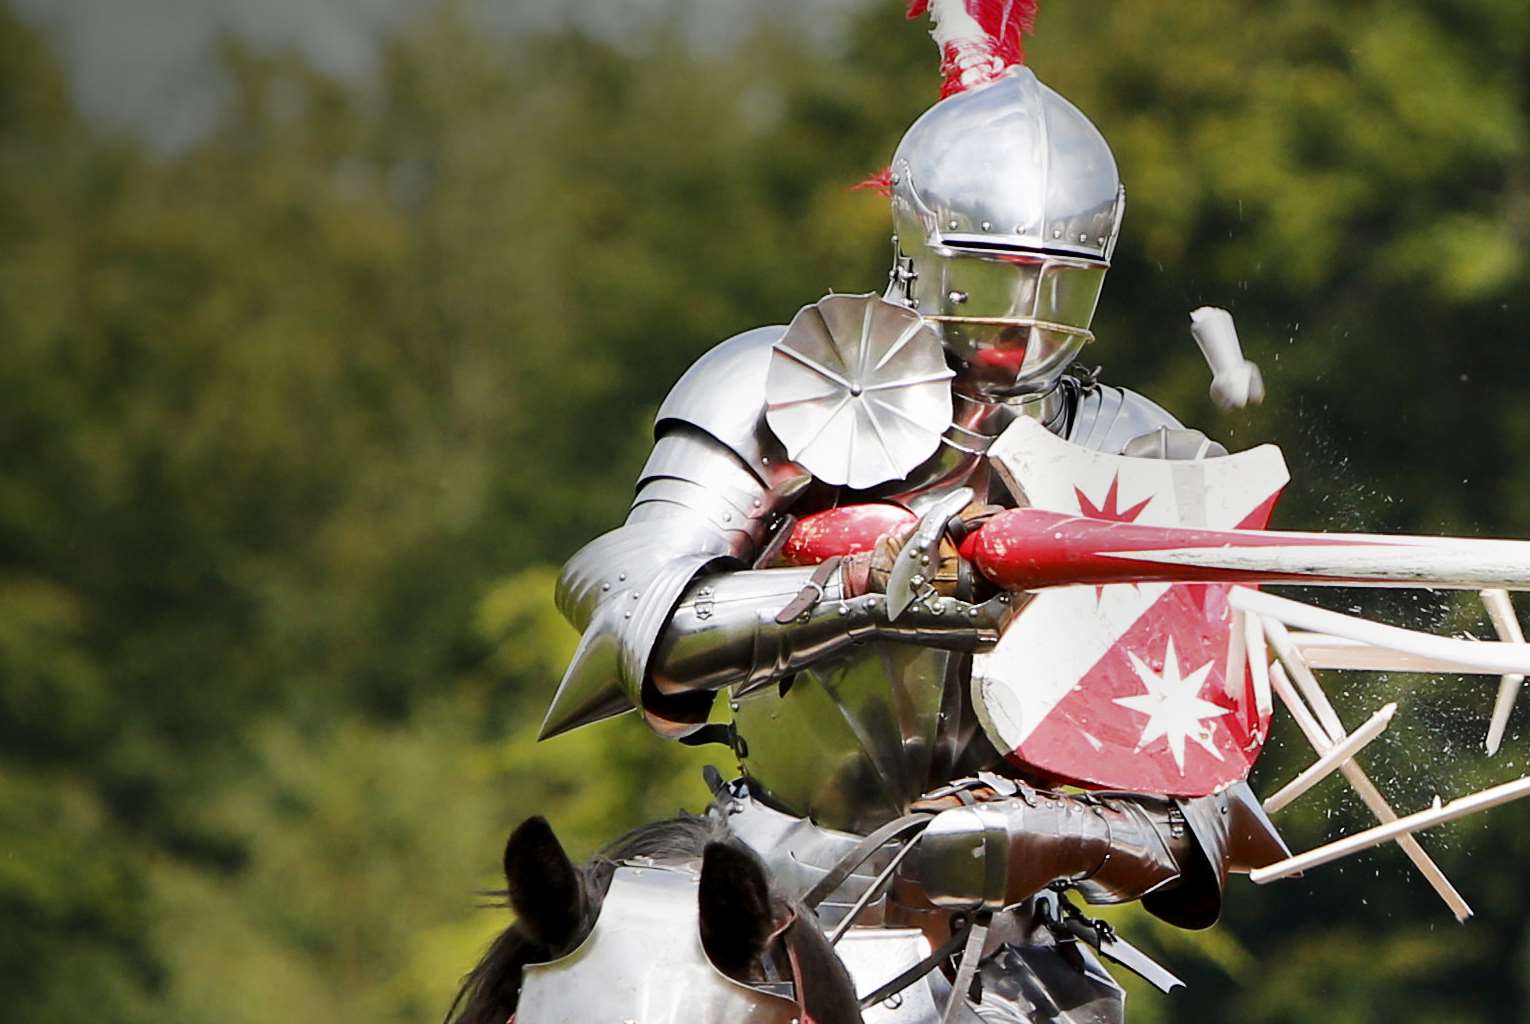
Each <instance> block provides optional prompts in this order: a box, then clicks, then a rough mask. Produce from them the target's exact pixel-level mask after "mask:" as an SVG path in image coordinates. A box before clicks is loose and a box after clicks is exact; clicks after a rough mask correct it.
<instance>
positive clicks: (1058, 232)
mask: <svg viewBox="0 0 1530 1024" xmlns="http://www.w3.org/2000/svg"><path fill="white" fill-rule="evenodd" d="M1052 237H1053V238H1061V237H1062V228H1053V229H1052Z"/></svg>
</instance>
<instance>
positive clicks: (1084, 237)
mask: <svg viewBox="0 0 1530 1024" xmlns="http://www.w3.org/2000/svg"><path fill="white" fill-rule="evenodd" d="M1078 240H1079V241H1080V242H1087V241H1089V236H1088V235H1086V234H1084V233H1083V232H1082V231H1080V232H1079V234H1078Z"/></svg>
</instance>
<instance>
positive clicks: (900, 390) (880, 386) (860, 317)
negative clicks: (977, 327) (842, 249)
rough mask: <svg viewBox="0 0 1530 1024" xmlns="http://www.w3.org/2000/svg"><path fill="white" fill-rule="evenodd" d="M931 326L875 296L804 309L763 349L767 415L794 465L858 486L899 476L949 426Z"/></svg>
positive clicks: (835, 298)
mask: <svg viewBox="0 0 1530 1024" xmlns="http://www.w3.org/2000/svg"><path fill="white" fill-rule="evenodd" d="M952 376H953V374H952V371H951V369H950V367H948V366H947V365H946V358H945V351H944V350H943V349H942V348H941V344H940V339H939V337H938V336H937V335H936V333H935V329H934V328H933V327H931V326H930V324H929V323H927V322H926V321H925V320H924V319H923V318H921V317H920V316H919V314H918V313H916V312H914V311H913V310H911V309H909V308H908V307H906V306H901V305H898V304H896V303H893V302H888V301H887V300H886V299H883V298H881V297H880V296H878V295H830V296H827V297H826V298H824V299H821V300H820V301H818V302H817V303H815V304H813V305H811V306H804V307H802V310H801V311H800V312H798V314H797V315H796V316H795V317H794V318H793V319H792V322H791V325H790V326H789V327H788V328H787V329H786V333H785V334H784V335H782V336H781V340H780V341H778V342H776V344H775V346H774V350H773V351H772V352H771V354H770V373H769V376H768V377H767V378H766V384H765V400H766V411H765V421H766V422H767V423H768V424H769V425H770V429H771V430H772V431H773V432H774V433H775V435H776V437H778V438H779V439H780V440H781V443H782V444H784V445H785V446H786V452H787V455H788V456H790V457H791V459H792V461H793V462H796V463H797V464H798V465H800V466H802V467H803V468H805V469H806V470H807V471H808V472H810V473H812V474H813V475H814V476H815V477H817V478H818V479H820V480H823V481H824V482H826V483H831V484H837V485H844V486H849V487H852V488H854V489H856V490H862V489H865V488H867V487H874V486H876V485H877V484H880V483H885V482H886V481H888V480H897V479H899V478H900V477H902V476H905V475H906V474H907V473H908V472H909V471H910V470H912V469H913V468H914V467H915V466H917V465H919V464H920V463H921V462H923V461H924V460H925V459H927V458H929V457H930V456H931V455H932V454H934V452H935V449H936V448H937V447H938V446H939V445H940V436H941V435H942V434H943V433H945V431H946V428H947V427H949V426H950V425H951V384H950V379H951V377H952Z"/></svg>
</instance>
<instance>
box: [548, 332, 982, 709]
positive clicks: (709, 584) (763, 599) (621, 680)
mask: <svg viewBox="0 0 1530 1024" xmlns="http://www.w3.org/2000/svg"><path fill="white" fill-rule="evenodd" d="M781 331H782V329H781V328H762V329H760V330H757V331H751V332H749V333H747V334H743V335H739V336H738V337H735V338H733V339H731V340H730V341H727V342H724V343H723V344H722V345H720V346H718V347H717V348H716V349H713V350H712V351H711V352H709V353H708V354H707V355H705V356H703V357H702V359H701V360H700V361H698V362H697V363H696V365H694V366H693V367H692V368H691V369H690V370H689V371H688V372H687V373H686V374H685V376H684V377H682V378H681V379H680V381H679V383H677V384H676V385H675V388H674V390H673V391H671V393H670V395H669V397H668V398H667V399H666V400H665V401H664V403H663V405H662V406H661V407H660V409H659V416H658V421H657V424H656V428H655V429H656V434H657V438H658V439H657V443H656V444H655V446H654V450H653V454H652V456H650V458H649V460H648V462H647V464H646V465H645V466H644V467H643V471H642V473H641V475H640V476H639V479H638V486H637V494H636V498H635V500H634V501H633V505H632V509H631V511H630V512H629V513H628V516H627V521H626V522H625V523H624V524H623V525H622V526H620V527H618V528H617V529H615V530H613V531H611V532H610V533H607V534H604V535H602V536H600V537H598V538H596V539H595V540H594V541H592V542H591V543H589V544H588V545H586V546H585V547H584V548H582V549H581V550H580V551H579V552H578V553H576V554H575V555H574V557H573V558H571V559H570V560H569V561H568V563H567V565H565V566H564V569H563V573H562V575H561V577H560V578H559V581H558V589H557V601H558V607H559V609H560V610H561V611H562V612H563V614H564V616H565V617H566V618H567V619H568V620H569V621H570V622H572V623H573V624H574V626H575V628H577V629H579V630H580V631H581V632H582V634H583V635H582V637H581V640H580V644H579V647H578V650H577V651H576V653H575V655H574V659H573V661H572V663H571V664H570V665H569V668H568V671H567V672H566V673H565V675H564V678H563V681H562V683H561V684H560V686H559V688H558V693H557V696H555V697H554V699H553V706H552V708H551V709H550V710H549V712H548V715H547V719H546V721H545V722H544V723H543V727H542V735H543V736H544V737H545V736H550V735H554V734H556V733H559V732H562V731H565V730H567V729H571V728H574V727H576V726H578V725H582V724H585V723H587V722H592V721H596V720H599V719H601V718H605V717H608V716H610V715H613V714H617V713H620V712H622V711H625V710H627V709H628V708H632V707H636V708H638V709H640V710H641V711H642V712H643V714H644V717H645V718H646V719H647V721H648V723H649V724H650V725H651V726H653V728H654V729H655V730H657V731H658V732H660V733H661V734H663V735H666V736H670V737H675V738H678V737H683V736H685V735H687V734H689V733H691V732H694V731H695V730H696V729H697V728H699V727H700V726H701V725H702V724H704V723H705V721H706V717H707V714H708V711H709V709H710V707H711V703H712V695H713V693H714V692H715V691H716V690H717V689H718V688H721V687H724V686H728V685H733V684H744V685H762V684H764V683H767V682H770V681H772V680H776V679H780V678H782V677H784V676H786V675H789V674H790V673H792V672H795V671H797V670H798V669H801V668H802V667H804V666H806V665H808V664H810V663H811V662H813V661H816V660H818V659H821V658H824V657H827V656H829V655H831V654H833V653H835V652H836V651H839V650H842V649H843V648H845V647H847V646H849V645H850V644H853V643H855V642H857V641H858V640H861V639H864V638H866V637H869V636H872V635H875V636H877V637H880V638H884V639H905V640H910V641H914V642H919V643H925V644H930V645H940V646H952V647H968V648H970V647H973V646H976V645H977V644H979V643H982V642H992V641H993V640H994V639H995V638H996V636H997V629H996V623H994V622H991V621H989V620H988V619H986V618H981V617H980V618H979V620H977V621H974V620H973V619H972V618H971V616H970V614H969V611H970V609H968V607H967V606H964V605H960V604H959V603H958V602H954V601H952V602H947V603H946V605H945V607H944V608H943V610H941V611H935V612H931V611H928V610H925V609H921V610H920V611H918V612H916V613H914V614H909V615H906V616H903V617H900V618H899V620H898V624H897V625H896V627H895V626H893V625H892V624H889V623H888V622H887V620H886V615H885V611H884V610H883V609H884V607H885V606H884V604H883V602H882V599H881V597H880V596H879V595H875V594H867V595H864V596H852V594H851V592H850V589H849V587H848V584H847V581H846V579H845V574H844V573H843V572H842V571H838V570H833V571H827V572H824V571H819V570H815V569H814V568H812V567H807V568H779V569H749V568H748V566H749V565H751V564H752V563H753V561H754V560H755V558H756V557H757V555H758V553H759V552H760V550H761V548H762V546H763V545H764V544H765V543H766V542H767V540H768V537H769V534H770V531H771V529H772V528H773V526H774V524H775V522H776V520H777V519H778V518H779V516H780V515H781V514H782V513H783V512H784V511H785V509H786V508H787V507H788V506H789V505H790V504H791V503H792V501H794V500H795V498H796V497H797V496H798V494H799V493H800V492H801V490H802V489H803V488H804V487H805V486H806V485H807V484H808V483H810V482H811V478H810V476H809V474H808V473H807V471H806V470H804V469H802V468H801V467H800V466H797V465H795V464H794V463H792V462H791V461H790V460H789V459H788V458H787V457H786V453H785V451H784V449H783V448H782V447H781V445H780V443H779V442H778V441H777V440H776V439H775V437H774V435H772V434H771V433H770V430H769V427H768V426H767V425H766V423H765V420H764V386H765V375H766V371H767V368H768V365H769V358H770V347H771V345H772V344H773V343H774V342H775V340H776V339H777V338H778V337H779V336H780V334H781ZM815 573H816V578H815ZM804 594H805V595H806V596H808V597H810V598H812V600H811V602H810V603H807V604H801V603H799V605H798V607H797V609H796V611H795V614H793V615H791V616H783V615H781V613H782V611H783V610H784V609H786V608H787V607H788V605H791V604H792V602H793V601H794V600H795V599H796V598H798V596H799V595H804Z"/></svg>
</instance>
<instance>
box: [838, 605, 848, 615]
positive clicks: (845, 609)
mask: <svg viewBox="0 0 1530 1024" xmlns="http://www.w3.org/2000/svg"><path fill="white" fill-rule="evenodd" d="M839 613H840V614H841V615H849V614H850V606H849V605H848V604H842V605H840V606H839Z"/></svg>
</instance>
